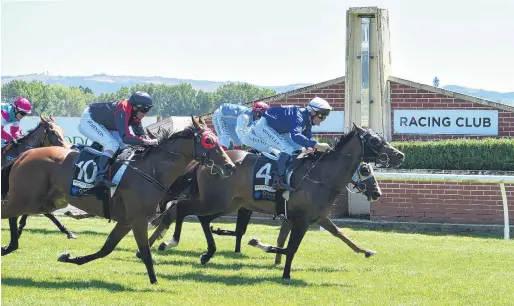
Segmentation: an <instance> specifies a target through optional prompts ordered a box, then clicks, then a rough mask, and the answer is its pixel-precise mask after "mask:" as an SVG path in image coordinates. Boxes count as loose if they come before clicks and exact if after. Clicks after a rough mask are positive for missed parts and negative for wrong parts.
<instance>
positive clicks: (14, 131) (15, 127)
mask: <svg viewBox="0 0 514 306" xmlns="http://www.w3.org/2000/svg"><path fill="white" fill-rule="evenodd" d="M11 135H12V137H13V138H18V137H20V136H21V129H20V122H19V121H15V122H13V123H12V124H11Z"/></svg>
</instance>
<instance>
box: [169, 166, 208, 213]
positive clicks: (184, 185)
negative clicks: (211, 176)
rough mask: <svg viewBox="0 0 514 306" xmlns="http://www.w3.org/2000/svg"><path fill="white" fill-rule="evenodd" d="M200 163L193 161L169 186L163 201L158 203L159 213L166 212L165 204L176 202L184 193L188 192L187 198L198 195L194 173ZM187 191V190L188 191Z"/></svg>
mask: <svg viewBox="0 0 514 306" xmlns="http://www.w3.org/2000/svg"><path fill="white" fill-rule="evenodd" d="M199 166H200V163H198V162H196V161H193V162H191V163H190V164H189V165H188V166H187V167H186V169H184V172H182V174H181V175H180V176H179V177H178V178H177V179H176V180H175V181H174V182H173V184H171V186H170V187H169V188H168V190H167V191H166V195H165V196H164V199H162V200H161V201H160V202H159V208H160V211H161V212H164V211H165V210H166V204H167V203H168V202H170V201H173V200H177V199H178V198H179V197H180V196H181V195H182V193H183V192H184V191H186V190H187V191H188V192H187V194H188V195H189V196H194V195H197V194H198V190H199V188H198V182H197V180H196V172H197V170H198V167H199ZM188 189H189V190H188Z"/></svg>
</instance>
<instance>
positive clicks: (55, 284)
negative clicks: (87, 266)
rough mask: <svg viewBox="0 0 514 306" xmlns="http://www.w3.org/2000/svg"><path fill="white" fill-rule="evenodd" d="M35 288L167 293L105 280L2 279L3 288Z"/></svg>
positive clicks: (162, 289)
mask: <svg viewBox="0 0 514 306" xmlns="http://www.w3.org/2000/svg"><path fill="white" fill-rule="evenodd" d="M4 286H6V287H23V288H27V287H33V288H38V289H41V288H45V289H70V288H80V289H107V290H109V291H114V292H154V291H166V292H168V290H164V288H161V289H157V290H156V289H153V288H152V289H135V288H131V287H127V286H123V285H120V284H116V283H110V282H106V281H103V280H87V281H66V280H62V281H36V280H33V279H31V278H18V277H2V287H4Z"/></svg>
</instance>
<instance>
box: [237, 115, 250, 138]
mask: <svg viewBox="0 0 514 306" xmlns="http://www.w3.org/2000/svg"><path fill="white" fill-rule="evenodd" d="M249 123H250V117H249V116H248V115H247V114H241V115H239V116H238V117H237V124H236V134H237V136H238V137H239V139H243V138H244V136H245V135H246V132H247V131H248V124H249Z"/></svg>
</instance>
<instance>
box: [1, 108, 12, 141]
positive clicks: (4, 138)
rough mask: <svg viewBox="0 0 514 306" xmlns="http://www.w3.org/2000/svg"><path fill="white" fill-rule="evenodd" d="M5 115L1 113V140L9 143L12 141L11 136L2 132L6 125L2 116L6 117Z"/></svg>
mask: <svg viewBox="0 0 514 306" xmlns="http://www.w3.org/2000/svg"><path fill="white" fill-rule="evenodd" d="M6 115H7V114H6V113H5V112H4V111H2V116H0V117H2V140H5V141H11V140H12V136H11V134H9V133H7V132H6V131H5V130H4V127H5V126H6V125H7V120H5V118H4V116H6ZM7 116H8V115H7Z"/></svg>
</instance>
